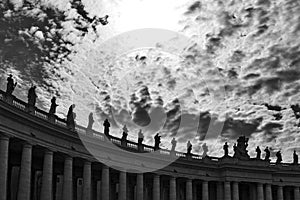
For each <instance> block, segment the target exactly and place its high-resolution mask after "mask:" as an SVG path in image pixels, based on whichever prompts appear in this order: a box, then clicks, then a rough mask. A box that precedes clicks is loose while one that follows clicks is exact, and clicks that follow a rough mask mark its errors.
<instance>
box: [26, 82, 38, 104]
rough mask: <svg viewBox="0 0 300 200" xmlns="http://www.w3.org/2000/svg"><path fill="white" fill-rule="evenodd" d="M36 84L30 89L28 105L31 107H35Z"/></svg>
mask: <svg viewBox="0 0 300 200" xmlns="http://www.w3.org/2000/svg"><path fill="white" fill-rule="evenodd" d="M35 89H36V86H32V87H31V88H30V89H29V90H28V96H27V97H28V106H29V107H35V103H36V98H37V95H36V92H35Z"/></svg>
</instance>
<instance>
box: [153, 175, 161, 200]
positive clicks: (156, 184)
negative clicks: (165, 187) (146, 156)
mask: <svg viewBox="0 0 300 200" xmlns="http://www.w3.org/2000/svg"><path fill="white" fill-rule="evenodd" d="M153 200H160V177H159V175H157V174H155V175H154V178H153Z"/></svg>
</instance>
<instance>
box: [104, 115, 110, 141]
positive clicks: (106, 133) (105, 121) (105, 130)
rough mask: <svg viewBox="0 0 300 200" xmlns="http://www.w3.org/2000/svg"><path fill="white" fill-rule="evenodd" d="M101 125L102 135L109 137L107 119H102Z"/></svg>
mask: <svg viewBox="0 0 300 200" xmlns="http://www.w3.org/2000/svg"><path fill="white" fill-rule="evenodd" d="M103 126H104V135H106V137H110V135H109V128H110V123H109V121H108V119H105V120H104V123H103Z"/></svg>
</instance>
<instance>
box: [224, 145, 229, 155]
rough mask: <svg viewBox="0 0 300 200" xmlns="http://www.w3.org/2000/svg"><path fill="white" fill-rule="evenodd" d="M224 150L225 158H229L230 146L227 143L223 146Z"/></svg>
mask: <svg viewBox="0 0 300 200" xmlns="http://www.w3.org/2000/svg"><path fill="white" fill-rule="evenodd" d="M223 150H224V156H228V144H227V142H225V144H224V146H223Z"/></svg>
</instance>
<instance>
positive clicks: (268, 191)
mask: <svg viewBox="0 0 300 200" xmlns="http://www.w3.org/2000/svg"><path fill="white" fill-rule="evenodd" d="M265 193H266V200H272V186H271V185H270V184H266V190H265Z"/></svg>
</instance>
